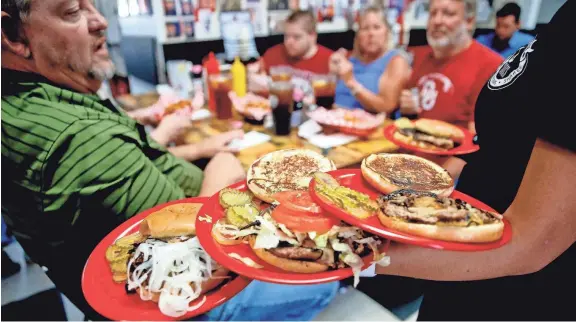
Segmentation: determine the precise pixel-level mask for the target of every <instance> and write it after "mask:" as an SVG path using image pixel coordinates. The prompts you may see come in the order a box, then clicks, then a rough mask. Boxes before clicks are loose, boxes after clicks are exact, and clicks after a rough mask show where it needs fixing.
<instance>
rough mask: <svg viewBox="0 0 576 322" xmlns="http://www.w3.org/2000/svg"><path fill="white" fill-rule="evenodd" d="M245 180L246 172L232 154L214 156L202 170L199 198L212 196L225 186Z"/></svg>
mask: <svg viewBox="0 0 576 322" xmlns="http://www.w3.org/2000/svg"><path fill="white" fill-rule="evenodd" d="M245 178H246V171H244V168H243V167H242V164H241V163H240V160H238V159H237V158H236V157H235V156H234V155H233V154H232V153H228V152H220V153H218V154H216V155H215V156H214V157H213V158H212V160H211V161H210V162H209V163H208V165H207V166H206V169H205V170H204V181H203V182H202V189H201V191H200V196H212V195H213V194H215V193H216V192H218V191H220V190H222V189H224V188H226V187H227V186H229V185H231V184H233V183H236V182H239V181H242V180H244V179H245Z"/></svg>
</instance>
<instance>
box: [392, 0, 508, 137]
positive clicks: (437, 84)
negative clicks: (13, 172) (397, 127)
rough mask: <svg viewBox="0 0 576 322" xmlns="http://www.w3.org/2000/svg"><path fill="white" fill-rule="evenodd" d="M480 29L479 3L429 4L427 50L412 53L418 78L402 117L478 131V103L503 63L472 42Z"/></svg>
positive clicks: (449, 0) (405, 96)
mask: <svg viewBox="0 0 576 322" xmlns="http://www.w3.org/2000/svg"><path fill="white" fill-rule="evenodd" d="M475 25H476V0H432V1H430V15H429V18H428V24H427V27H426V38H427V40H428V46H420V47H415V48H412V49H411V50H410V51H411V53H412V54H413V55H414V61H413V66H412V68H413V73H412V77H411V79H410V81H409V82H408V89H406V90H404V91H403V92H402V95H401V98H400V111H401V113H402V114H403V115H417V116H418V117H422V118H431V119H438V120H442V121H446V122H449V123H452V124H455V125H458V126H461V127H464V128H468V129H470V130H472V131H474V128H475V127H474V106H475V105H476V98H477V97H478V94H479V93H480V90H481V89H482V87H483V86H484V84H486V81H487V80H488V78H490V76H492V74H493V73H494V72H495V71H496V69H497V68H498V66H499V65H500V63H502V57H500V56H499V55H498V54H496V53H494V52H493V51H492V50H490V49H489V48H487V47H485V46H483V45H481V44H480V43H478V42H477V41H476V40H474V39H473V38H472V33H473V30H474V28H475ZM415 89H417V90H415ZM416 93H418V95H416Z"/></svg>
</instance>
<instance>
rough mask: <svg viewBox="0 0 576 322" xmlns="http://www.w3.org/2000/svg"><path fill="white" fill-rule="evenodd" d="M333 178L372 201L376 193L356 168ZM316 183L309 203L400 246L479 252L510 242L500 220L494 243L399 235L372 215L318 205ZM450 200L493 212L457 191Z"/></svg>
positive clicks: (508, 228) (335, 173) (508, 230)
mask: <svg viewBox="0 0 576 322" xmlns="http://www.w3.org/2000/svg"><path fill="white" fill-rule="evenodd" d="M328 173H329V174H331V175H332V176H333V177H334V178H336V179H337V180H338V181H339V182H340V184H341V185H343V186H345V187H348V188H350V189H354V190H356V191H359V192H362V193H365V194H367V195H369V196H370V197H371V198H372V199H376V198H377V197H378V196H379V195H380V193H379V192H377V191H375V190H374V189H373V188H372V187H371V186H370V184H368V182H366V181H365V180H364V178H363V177H362V172H361V170H360V169H345V170H335V171H331V172H328ZM315 186H316V182H315V181H314V180H312V181H311V182H310V196H312V200H314V202H316V203H317V204H319V205H320V206H321V207H322V208H324V209H325V210H327V211H328V212H330V213H331V214H332V215H334V216H336V217H338V218H340V219H342V220H343V221H345V222H347V223H349V224H350V225H353V226H357V227H360V228H362V229H363V230H365V231H368V232H371V233H373V234H375V235H378V236H382V237H385V238H387V239H390V240H394V241H397V242H399V243H404V244H412V245H417V246H422V247H428V248H434V249H442V250H454V251H468V252H472V251H483V250H490V249H494V248H498V247H501V246H503V245H505V244H507V243H508V242H509V241H510V239H512V227H511V226H510V222H509V221H508V220H506V219H504V233H503V235H502V238H501V239H500V240H498V241H495V242H490V243H477V244H472V243H458V242H448V241H442V240H437V239H431V238H426V237H420V236H414V235H410V234H407V233H403V232H400V231H397V230H394V229H390V228H387V227H385V226H384V225H382V224H381V223H380V220H378V217H377V216H372V217H370V218H368V219H360V218H357V217H354V216H352V215H349V214H348V213H346V212H344V211H342V210H340V208H337V207H335V206H333V205H330V204H327V203H325V202H322V200H321V199H320V198H319V197H318V195H316V193H315V190H314V187H315ZM451 197H452V198H458V199H461V200H464V201H466V202H468V203H470V204H471V205H472V206H474V207H477V208H480V209H484V210H487V211H492V212H496V211H495V210H494V209H492V208H490V207H489V206H488V205H486V204H484V203H482V202H480V201H478V200H476V199H474V198H472V197H470V196H468V195H465V194H463V193H461V192H459V191H454V192H453V193H452V195H451Z"/></svg>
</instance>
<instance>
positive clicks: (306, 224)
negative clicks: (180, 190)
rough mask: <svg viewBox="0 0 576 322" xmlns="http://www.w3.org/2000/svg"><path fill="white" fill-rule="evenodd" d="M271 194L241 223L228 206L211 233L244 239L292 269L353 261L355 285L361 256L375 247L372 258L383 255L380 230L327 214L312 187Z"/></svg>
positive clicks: (344, 264)
mask: <svg viewBox="0 0 576 322" xmlns="http://www.w3.org/2000/svg"><path fill="white" fill-rule="evenodd" d="M273 198H274V199H275V200H276V203H275V204H274V205H272V206H270V207H268V208H266V209H264V210H263V211H261V212H259V213H257V214H255V215H254V216H251V219H252V222H251V223H249V224H248V225H245V226H243V227H238V226H237V225H233V224H231V222H232V221H231V220H230V219H228V218H229V216H230V215H229V211H228V210H229V209H231V208H228V209H227V210H226V219H225V220H224V221H218V222H217V223H216V224H215V225H214V228H213V233H212V234H213V235H217V236H226V238H228V239H229V240H236V241H240V242H246V243H248V244H249V245H250V247H251V249H252V250H253V251H254V254H255V255H256V256H257V257H258V258H260V259H261V260H262V261H264V262H266V263H268V264H270V265H272V266H275V267H278V268H280V269H282V270H285V271H289V272H294V273H302V274H309V273H319V272H324V271H327V270H333V269H339V268H348V267H350V268H352V271H353V272H354V276H355V285H356V284H357V283H358V282H359V274H360V271H361V269H362V267H363V266H364V262H363V260H362V257H363V256H367V255H369V254H370V253H373V258H374V259H373V260H374V261H380V260H381V259H383V256H384V254H380V253H379V250H378V248H379V246H380V245H381V243H382V242H381V240H380V239H379V238H378V237H377V236H372V235H370V234H368V233H366V232H364V231H362V230H361V229H360V228H357V227H352V226H349V225H347V224H345V223H342V222H340V220H338V219H336V218H334V217H332V216H330V215H328V214H327V213H325V212H324V211H323V210H322V209H321V208H320V207H319V206H318V205H316V204H315V203H314V202H313V201H312V199H311V197H310V194H309V193H308V191H286V192H281V193H277V194H275V195H273ZM235 207H239V206H238V205H236V206H235ZM240 207H247V208H249V207H251V206H250V205H245V206H240ZM239 213H241V214H242V212H239ZM243 218H245V219H247V218H249V216H246V215H243ZM222 239H223V238H222V237H220V238H217V241H218V242H221V240H222ZM221 243H222V242H221ZM223 244H224V245H230V244H233V242H230V241H224V242H223Z"/></svg>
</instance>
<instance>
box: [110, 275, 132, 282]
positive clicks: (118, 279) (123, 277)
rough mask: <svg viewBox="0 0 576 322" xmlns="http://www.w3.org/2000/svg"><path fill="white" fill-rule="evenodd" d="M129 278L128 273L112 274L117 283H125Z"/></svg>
mask: <svg viewBox="0 0 576 322" xmlns="http://www.w3.org/2000/svg"><path fill="white" fill-rule="evenodd" d="M127 279H128V275H127V274H126V273H117V274H116V273H115V274H113V275H112V280H113V281H114V282H116V283H124V282H126V280H127Z"/></svg>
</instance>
